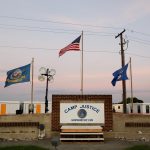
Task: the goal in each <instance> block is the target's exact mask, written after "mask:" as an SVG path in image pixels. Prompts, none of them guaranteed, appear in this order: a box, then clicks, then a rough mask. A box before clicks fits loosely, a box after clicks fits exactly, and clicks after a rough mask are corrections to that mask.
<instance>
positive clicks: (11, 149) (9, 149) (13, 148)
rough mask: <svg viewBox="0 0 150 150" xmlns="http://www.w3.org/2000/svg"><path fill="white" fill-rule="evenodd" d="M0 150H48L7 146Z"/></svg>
mask: <svg viewBox="0 0 150 150" xmlns="http://www.w3.org/2000/svg"><path fill="white" fill-rule="evenodd" d="M0 150H48V149H47V148H42V147H38V146H30V145H29V146H7V147H0Z"/></svg>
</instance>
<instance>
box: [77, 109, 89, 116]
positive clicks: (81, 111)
mask: <svg viewBox="0 0 150 150" xmlns="http://www.w3.org/2000/svg"><path fill="white" fill-rule="evenodd" d="M86 115H87V112H86V110H85V109H80V110H79V111H78V117H79V118H85V117H86Z"/></svg>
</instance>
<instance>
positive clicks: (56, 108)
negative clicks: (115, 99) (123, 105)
mask: <svg viewBox="0 0 150 150" xmlns="http://www.w3.org/2000/svg"><path fill="white" fill-rule="evenodd" d="M61 101H62V102H99V101H102V102H104V109H105V112H104V114H105V125H104V130H105V131H109V130H112V122H113V120H112V96H111V95H52V131H60V102H61Z"/></svg>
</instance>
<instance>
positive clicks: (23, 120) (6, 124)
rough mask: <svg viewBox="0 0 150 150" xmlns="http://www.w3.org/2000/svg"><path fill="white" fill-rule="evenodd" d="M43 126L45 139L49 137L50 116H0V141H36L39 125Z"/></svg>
mask: <svg viewBox="0 0 150 150" xmlns="http://www.w3.org/2000/svg"><path fill="white" fill-rule="evenodd" d="M40 124H44V126H45V138H49V137H51V114H22V115H2V116H0V139H21V140H24V139H26V140H28V139H37V138H38V135H39V125H40Z"/></svg>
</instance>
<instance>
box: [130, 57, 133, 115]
mask: <svg viewBox="0 0 150 150" xmlns="http://www.w3.org/2000/svg"><path fill="white" fill-rule="evenodd" d="M130 78H131V103H132V104H131V113H133V86H132V65H131V57H130Z"/></svg>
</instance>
